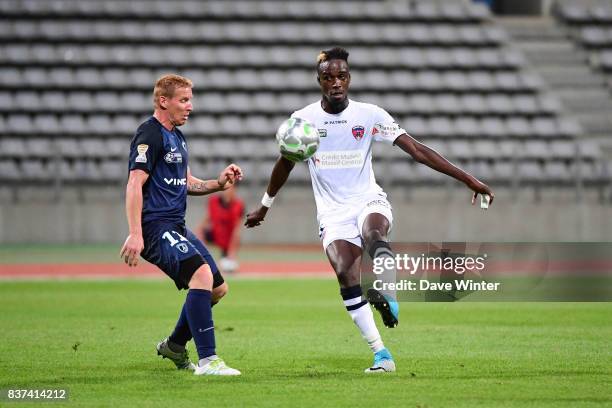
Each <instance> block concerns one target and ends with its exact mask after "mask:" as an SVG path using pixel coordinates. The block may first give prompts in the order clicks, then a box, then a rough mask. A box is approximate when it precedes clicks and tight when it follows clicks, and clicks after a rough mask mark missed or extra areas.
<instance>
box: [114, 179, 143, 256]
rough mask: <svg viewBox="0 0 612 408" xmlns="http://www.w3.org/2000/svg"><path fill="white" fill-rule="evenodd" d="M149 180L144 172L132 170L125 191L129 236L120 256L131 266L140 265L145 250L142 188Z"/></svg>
mask: <svg viewBox="0 0 612 408" xmlns="http://www.w3.org/2000/svg"><path fill="white" fill-rule="evenodd" d="M148 178H149V174H148V173H147V172H146V171H143V170H132V171H130V175H129V177H128V182H127V187H126V190H125V215H126V216H127V221H128V228H129V235H128V237H127V238H126V240H125V243H124V244H123V247H121V252H120V253H119V255H120V256H121V257H122V258H123V261H124V262H125V263H126V264H128V265H129V266H136V265H138V259H139V258H138V257H139V256H140V253H141V252H142V250H143V249H144V240H143V238H142V223H141V217H142V186H143V185H144V183H145V182H146V181H147V179H148Z"/></svg>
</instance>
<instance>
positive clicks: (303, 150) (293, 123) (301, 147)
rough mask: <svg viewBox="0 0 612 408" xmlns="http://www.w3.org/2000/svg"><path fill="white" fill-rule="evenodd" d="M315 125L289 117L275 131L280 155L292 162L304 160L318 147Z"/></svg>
mask: <svg viewBox="0 0 612 408" xmlns="http://www.w3.org/2000/svg"><path fill="white" fill-rule="evenodd" d="M319 142H320V138H319V131H318V130H317V127H316V126H315V125H314V124H312V123H310V122H308V121H307V120H305V119H301V118H289V119H287V120H286V121H284V122H283V123H282V124H281V125H280V127H279V128H278V131H277V132H276V143H277V144H278V147H279V149H280V153H281V155H282V156H283V157H284V158H286V159H288V160H291V161H293V162H299V161H305V160H308V159H309V158H310V157H312V155H313V154H315V152H316V151H317V149H318V148H319Z"/></svg>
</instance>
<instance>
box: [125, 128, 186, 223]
mask: <svg viewBox="0 0 612 408" xmlns="http://www.w3.org/2000/svg"><path fill="white" fill-rule="evenodd" d="M129 169H130V170H135V169H140V170H144V171H146V172H147V173H148V174H149V178H148V179H147V182H146V183H145V185H144V186H143V190H142V193H143V203H142V223H143V224H144V223H146V222H149V221H154V220H167V221H183V220H184V219H185V209H186V207H187V144H186V143H185V137H184V136H183V134H182V133H181V131H180V130H178V129H177V128H174V130H173V131H169V130H168V129H166V128H165V127H163V126H162V124H161V123H159V121H158V120H157V119H155V117H153V116H152V117H150V118H149V119H147V120H146V121H145V122H144V123H143V124H141V125H140V126H139V127H138V130H136V134H135V135H134V138H133V139H132V143H131V145H130V163H129Z"/></svg>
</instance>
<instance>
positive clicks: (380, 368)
mask: <svg viewBox="0 0 612 408" xmlns="http://www.w3.org/2000/svg"><path fill="white" fill-rule="evenodd" d="M394 371H395V361H393V357H392V356H391V353H389V350H387V349H386V348H384V349H382V350H380V351H379V352H378V353H374V364H372V367H370V368H366V369H365V372H366V373H368V374H371V373H392V372H394Z"/></svg>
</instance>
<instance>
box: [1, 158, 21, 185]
mask: <svg viewBox="0 0 612 408" xmlns="http://www.w3.org/2000/svg"><path fill="white" fill-rule="evenodd" d="M20 179H21V171H20V170H19V167H18V166H17V163H16V162H15V160H11V159H8V160H7V159H0V180H6V181H17V180H20Z"/></svg>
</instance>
